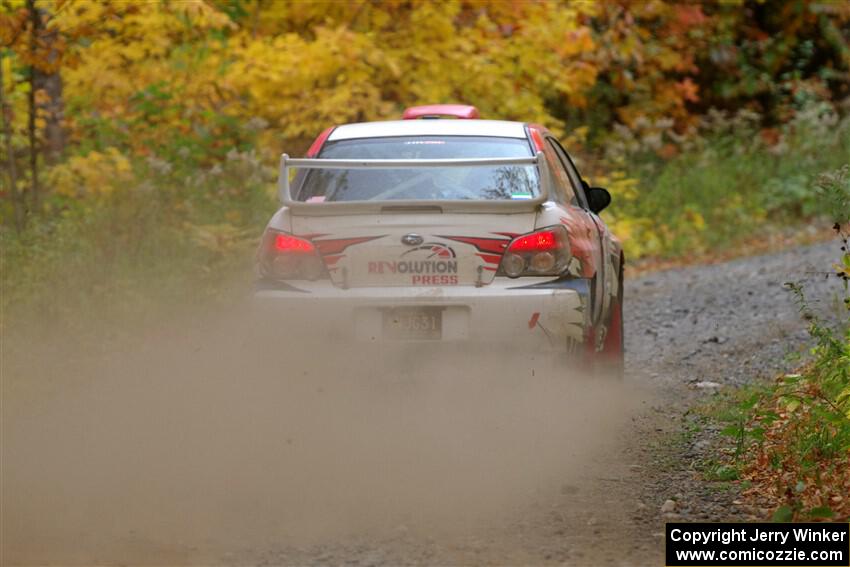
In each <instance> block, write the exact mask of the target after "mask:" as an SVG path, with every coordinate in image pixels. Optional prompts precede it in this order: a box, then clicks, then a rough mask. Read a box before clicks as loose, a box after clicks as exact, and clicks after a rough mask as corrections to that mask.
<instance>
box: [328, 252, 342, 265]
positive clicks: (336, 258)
mask: <svg viewBox="0 0 850 567" xmlns="http://www.w3.org/2000/svg"><path fill="white" fill-rule="evenodd" d="M344 257H345V254H334V255H332V256H325V257H324V260H325V264H327V265H328V266H333V265H334V264H336V263H337V262H339V261H340V260H341V259H342V258H344Z"/></svg>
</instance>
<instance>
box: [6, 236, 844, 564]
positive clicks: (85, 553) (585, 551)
mask: <svg viewBox="0 0 850 567" xmlns="http://www.w3.org/2000/svg"><path fill="white" fill-rule="evenodd" d="M833 248H834V246H832V245H816V246H812V247H806V248H799V249H795V250H789V251H785V252H781V253H777V254H772V255H768V256H762V257H755V258H746V259H740V260H735V261H733V262H729V263H726V264H718V265H712V266H696V267H689V268H682V269H676V270H670V271H666V272H661V273H655V274H650V275H647V276H643V277H640V278H636V279H633V280H631V281H629V282H628V283H627V287H626V293H627V312H626V336H627V340H626V346H627V365H628V369H629V375H628V377H627V379H626V380H625V382H623V383H617V382H615V381H611V380H595V381H594V380H590V379H588V378H587V377H582V376H565V374H564V372H563V371H562V370H556V369H553V368H552V367H551V365H550V364H549V363H548V361H545V360H535V359H531V358H529V357H527V356H525V355H524V354H523V353H504V352H502V353H498V352H486V351H485V352H476V353H469V352H452V353H439V354H438V355H433V356H430V357H424V358H423V357H421V356H417V354H416V353H411V352H404V351H402V352H398V353H393V354H392V355H391V356H387V355H386V354H381V353H379V352H377V351H369V350H364V349H362V348H354V347H335V346H332V345H318V346H317V345H312V346H310V347H309V348H308V347H306V346H304V345H303V344H301V345H297V346H295V345H294V343H293V341H292V337H291V336H287V334H286V333H281V332H280V330H279V329H278V330H276V329H273V328H269V327H263V326H262V325H259V324H258V323H257V322H256V321H254V320H251V321H246V319H245V318H244V317H241V316H234V315H233V313H230V314H224V315H221V316H218V315H216V316H215V317H212V316H211V317H206V318H204V319H203V320H200V319H199V320H193V321H190V322H181V323H180V324H170V325H164V326H163V327H162V328H160V329H155V330H152V331H145V332H144V333H142V332H141V331H139V333H140V334H139V335H134V334H132V333H129V334H123V335H121V336H119V337H117V338H112V339H110V340H106V341H100V342H98V343H97V345H96V346H92V345H91V344H88V343H86V342H85V340H83V339H79V338H76V337H73V336H65V335H63V333H62V330H61V329H58V330H57V329H54V330H53V332H51V333H50V334H49V335H48V336H44V337H38V338H34V337H9V338H8V340H6V339H4V343H6V344H5V346H4V353H3V363H2V364H3V368H2V370H3V373H2V378H3V382H2V403H3V407H2V410H3V411H2V426H3V429H2V473H3V476H2V504H3V506H2V538H3V539H2V553H3V557H2V559H3V561H2V562H3V564H4V565H12V564H91V563H97V564H115V565H118V564H121V565H126V564H240V565H244V564H254V565H296V564H297V565H302V564H322V565H338V564H351V565H409V564H422V565H447V564H499V565H542V564H567V565H606V564H607V565H661V564H662V559H661V558H662V553H663V537H662V531H663V522H664V521H665V519H668V520H669V519H676V518H683V519H686V520H700V519H711V520H721V519H730V518H738V519H740V518H748V517H752V516H753V514H758V513H759V511H757V510H750V509H747V508H745V507H743V506H740V505H736V504H734V503H733V502H734V501H735V497H736V495H735V494H734V491H729V490H719V489H718V488H717V487H715V486H712V485H710V484H709V483H705V482H702V481H700V480H699V475H698V473H697V472H696V471H695V468H696V467H697V464H698V463H699V461H700V460H701V459H705V458H707V457H710V452H711V450H712V449H711V446H712V445H711V439H712V435H713V432H711V431H698V432H694V431H692V430H689V431H690V433H689V434H688V435H684V434H683V433H682V432H683V431H684V430H686V429H688V423H689V421H688V419H689V418H688V417H687V410H688V408H689V407H690V406H691V405H692V404H694V403H696V402H698V401H700V400H702V399H704V398H705V397H707V396H711V395H713V392H715V391H717V390H722V389H725V388H729V387H732V386H735V385H739V384H742V383H745V382H747V381H749V380H751V379H753V378H754V377H759V376H770V375H772V374H773V373H775V372H777V371H780V370H782V369H787V368H788V367H789V366H788V364H789V363H788V362H787V361H786V360H785V355H786V354H787V353H788V352H789V350H799V349H800V348H802V347H803V345H805V342H806V333H805V325H806V323H805V321H803V320H802V319H801V318H800V316H799V315H798V311H797V309H796V307H795V306H794V304H793V302H792V300H791V297H790V296H789V294H788V292H787V291H785V290H784V289H783V283H784V282H786V281H799V280H802V279H808V280H810V281H809V284H808V288H807V289H808V290H809V294H810V296H811V298H812V300H813V301H815V302H816V303H818V302H819V304H820V305H822V306H824V305H827V304H828V301H829V288H830V286H831V285H834V284H830V283H828V282H825V281H824V280H823V277H822V276H821V275H820V274H819V272H822V271H824V270H825V269H828V266H829V261H830V258H832V257H833V256H834V250H833ZM668 499H671V500H674V501H675V502H676V506H675V509H674V510H673V511H672V512H670V513H669V515H668V516H667V517H666V518H665V516H663V515H662V514H661V511H660V509H661V505H662V503H663V502H664V501H666V500H668Z"/></svg>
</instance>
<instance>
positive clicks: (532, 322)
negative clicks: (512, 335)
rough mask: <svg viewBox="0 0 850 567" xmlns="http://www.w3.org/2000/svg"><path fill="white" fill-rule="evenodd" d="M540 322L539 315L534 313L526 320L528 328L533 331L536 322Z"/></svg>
mask: <svg viewBox="0 0 850 567" xmlns="http://www.w3.org/2000/svg"><path fill="white" fill-rule="evenodd" d="M539 320H540V313H539V312H537V311H535V312H534V313H532V314H531V319H529V320H528V328H529V329H533V328H534V327H536V326H537V321H539Z"/></svg>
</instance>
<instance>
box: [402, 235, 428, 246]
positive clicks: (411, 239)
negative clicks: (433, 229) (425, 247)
mask: <svg viewBox="0 0 850 567" xmlns="http://www.w3.org/2000/svg"><path fill="white" fill-rule="evenodd" d="M422 242H423V239H422V237H421V236H419V235H418V234H413V233H410V234H405V235H404V236H402V237H401V243H402V244H407V245H408V246H419V245H420V244H422Z"/></svg>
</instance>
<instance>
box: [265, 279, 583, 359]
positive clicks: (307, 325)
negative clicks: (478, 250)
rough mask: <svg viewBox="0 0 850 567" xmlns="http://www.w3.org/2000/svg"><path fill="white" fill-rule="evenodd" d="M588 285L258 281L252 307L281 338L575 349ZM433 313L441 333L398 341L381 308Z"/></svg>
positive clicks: (580, 340) (501, 281)
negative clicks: (270, 321)
mask: <svg viewBox="0 0 850 567" xmlns="http://www.w3.org/2000/svg"><path fill="white" fill-rule="evenodd" d="M589 290H590V286H589V282H588V280H585V279H556V280H553V279H552V278H522V279H509V278H502V277H498V278H496V279H495V280H494V281H493V283H491V284H489V285H486V286H482V287H472V286H457V287H451V286H445V287H424V286H423V287H368V288H353V289H341V288H338V287H335V286H334V285H333V284H331V283H330V282H328V281H317V282H307V281H304V282H299V281H294V282H290V283H287V284H279V283H278V284H265V283H258V286H257V290H256V292H255V295H254V297H255V305H256V308H257V309H258V310H259V311H260V313H261V314H263V315H264V316H271V317H272V318H273V320H274V322H275V324H276V325H278V324H280V325H283V326H284V330H283V332H284V333H285V334H292V335H293V336H309V337H315V338H321V339H335V338H336V339H352V338H353V339H356V340H358V341H366V342H373V343H381V342H393V343H398V342H429V343H460V344H462V343H488V344H493V343H495V344H499V343H503V344H505V345H510V346H512V347H515V348H516V347H520V348H524V349H528V350H529V351H531V352H541V351H551V352H573V351H578V350H579V348H580V346H581V345H582V343H583V342H584V339H585V329H586V328H587V320H586V319H587V313H588V312H589V310H588V309H587V308H586V306H587V305H588V300H589ZM405 307H430V308H436V309H438V310H439V311H440V313H441V317H440V320H441V325H440V326H441V329H440V331H439V332H438V333H436V334H435V335H434V337H432V338H431V339H418V340H404V341H399V340H397V339H396V338H395V337H393V336H391V332H390V331H389V330H388V329H387V328H386V323H385V319H386V317H385V314H386V312H387V311H389V310H392V309H394V308H395V309H397V308H405Z"/></svg>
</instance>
